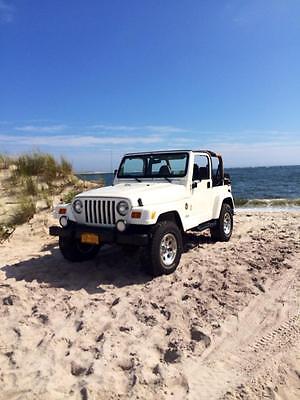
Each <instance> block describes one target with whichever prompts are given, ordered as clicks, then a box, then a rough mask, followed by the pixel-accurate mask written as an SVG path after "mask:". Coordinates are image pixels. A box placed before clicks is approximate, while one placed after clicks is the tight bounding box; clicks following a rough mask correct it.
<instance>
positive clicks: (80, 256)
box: [58, 236, 100, 262]
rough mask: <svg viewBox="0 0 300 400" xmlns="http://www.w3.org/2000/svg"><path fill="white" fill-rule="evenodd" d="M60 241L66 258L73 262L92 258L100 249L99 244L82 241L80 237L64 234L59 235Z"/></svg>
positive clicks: (61, 249)
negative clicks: (64, 235) (75, 237)
mask: <svg viewBox="0 0 300 400" xmlns="http://www.w3.org/2000/svg"><path fill="white" fill-rule="evenodd" d="M58 243H59V249H60V251H61V253H62V255H63V256H64V258H65V259H66V260H68V261H72V262H81V261H87V260H92V259H93V258H94V257H95V256H96V255H97V254H98V251H99V249H100V246H98V245H92V244H85V243H81V242H80V240H78V239H74V238H69V237H63V236H60V237H59V242H58Z"/></svg>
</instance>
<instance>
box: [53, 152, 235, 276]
mask: <svg viewBox="0 0 300 400" xmlns="http://www.w3.org/2000/svg"><path fill="white" fill-rule="evenodd" d="M233 214H234V202H233V198H232V193H231V186H230V180H229V176H226V175H225V176H224V169H223V161H222V157H221V156H220V155H218V154H215V153H214V152H212V151H207V150H199V151H191V150H172V151H161V152H149V153H130V154H126V155H125V156H124V157H123V159H122V161H121V163H120V166H119V169H118V170H116V171H115V177H114V181H113V185H112V186H107V187H102V188H99V189H93V190H89V191H87V192H83V193H81V194H79V195H77V196H76V197H75V198H74V199H73V201H72V203H71V204H64V205H59V206H57V207H56V209H55V215H56V217H58V218H59V221H60V225H61V227H59V226H51V227H50V235H52V236H59V247H60V250H61V252H62V254H63V256H64V257H65V258H66V259H67V260H70V261H85V260H89V259H92V258H93V257H95V256H96V254H97V253H98V250H99V248H100V246H101V245H102V244H104V243H116V244H119V245H122V246H123V248H124V249H125V250H126V249H127V250H128V251H129V252H131V251H133V250H134V249H136V248H139V247H143V249H144V250H143V251H142V254H143V264H146V265H147V267H148V271H149V272H150V273H151V274H152V275H161V274H169V273H171V272H173V271H174V270H175V269H176V267H177V266H178V264H179V261H180V258H181V254H182V251H183V236H184V232H186V231H188V230H198V231H201V230H204V229H207V228H209V229H210V232H211V235H212V237H213V239H215V240H221V241H228V240H229V239H230V236H231V233H232V228H233Z"/></svg>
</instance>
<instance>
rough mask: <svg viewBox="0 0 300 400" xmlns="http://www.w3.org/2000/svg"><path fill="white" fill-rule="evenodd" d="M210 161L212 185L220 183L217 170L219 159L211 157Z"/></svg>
mask: <svg viewBox="0 0 300 400" xmlns="http://www.w3.org/2000/svg"><path fill="white" fill-rule="evenodd" d="M211 162H212V182H213V186H219V185H220V184H221V183H220V170H219V164H220V163H219V159H218V158H217V157H212V158H211Z"/></svg>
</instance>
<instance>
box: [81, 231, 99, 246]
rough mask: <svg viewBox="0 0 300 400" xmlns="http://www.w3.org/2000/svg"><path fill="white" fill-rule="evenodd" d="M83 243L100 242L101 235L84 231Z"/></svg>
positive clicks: (82, 235)
mask: <svg viewBox="0 0 300 400" xmlns="http://www.w3.org/2000/svg"><path fill="white" fill-rule="evenodd" d="M81 243H88V244H99V236H98V235H95V234H94V233H82V234H81Z"/></svg>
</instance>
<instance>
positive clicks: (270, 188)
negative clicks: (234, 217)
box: [78, 165, 300, 208]
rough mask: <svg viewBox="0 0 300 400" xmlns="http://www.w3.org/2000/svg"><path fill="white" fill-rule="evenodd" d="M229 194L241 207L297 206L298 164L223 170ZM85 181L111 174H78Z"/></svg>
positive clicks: (299, 199) (106, 182) (299, 200)
mask: <svg viewBox="0 0 300 400" xmlns="http://www.w3.org/2000/svg"><path fill="white" fill-rule="evenodd" d="M225 172H227V173H229V175H230V177H231V184H232V192H233V195H234V199H235V202H236V205H237V206H240V207H289V208H293V207H296V208H298V207H300V165H293V166H282V167H280V166H279V167H253V168H226V169H225ZM78 176H79V177H80V178H82V179H85V180H90V181H99V180H102V181H103V183H104V185H105V186H108V185H111V184H112V181H113V174H111V173H103V174H99V173H95V174H93V173H89V174H78Z"/></svg>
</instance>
